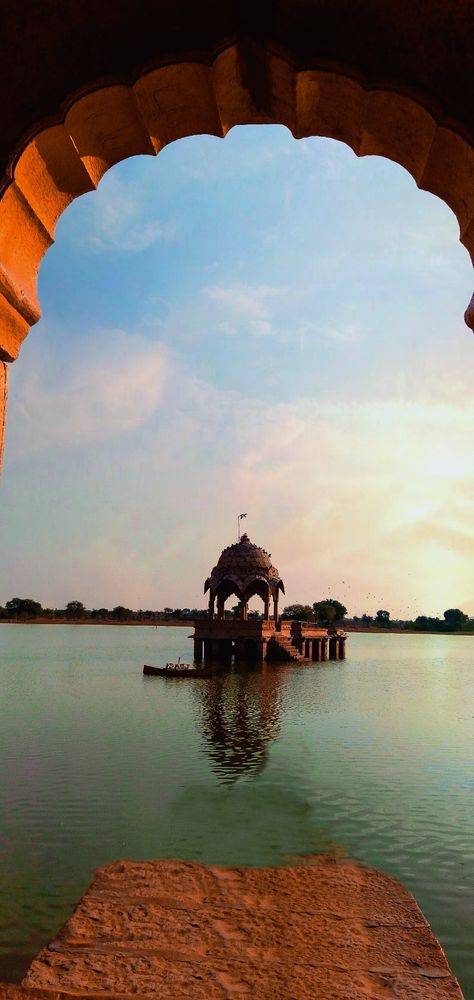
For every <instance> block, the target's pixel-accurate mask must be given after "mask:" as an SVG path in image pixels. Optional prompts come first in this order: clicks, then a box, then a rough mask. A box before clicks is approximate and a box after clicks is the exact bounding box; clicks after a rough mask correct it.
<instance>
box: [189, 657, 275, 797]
mask: <svg viewBox="0 0 474 1000" xmlns="http://www.w3.org/2000/svg"><path fill="white" fill-rule="evenodd" d="M284 676H285V675H284V673H283V672H281V671H276V670H273V669H272V668H271V667H267V666H265V665H263V666H262V668H261V670H258V671H254V672H251V673H248V672H243V673H232V674H229V673H221V674H216V675H215V676H214V677H213V678H212V679H209V680H208V681H207V682H206V683H205V684H204V685H202V686H201V685H196V688H195V692H196V697H197V698H198V699H199V702H200V707H201V712H202V728H203V737H204V741H205V744H206V752H207V754H208V755H209V757H210V760H211V761H212V764H211V766H212V770H213V771H214V772H216V773H218V774H219V776H220V777H221V778H223V779H224V780H227V781H229V782H230V781H235V780H236V779H237V778H239V777H241V776H242V775H251V774H257V773H258V772H259V771H262V770H263V768H264V766H265V764H266V760H267V747H268V744H269V742H270V741H271V740H274V739H275V738H276V737H277V736H278V732H279V716H280V710H281V687H282V681H284Z"/></svg>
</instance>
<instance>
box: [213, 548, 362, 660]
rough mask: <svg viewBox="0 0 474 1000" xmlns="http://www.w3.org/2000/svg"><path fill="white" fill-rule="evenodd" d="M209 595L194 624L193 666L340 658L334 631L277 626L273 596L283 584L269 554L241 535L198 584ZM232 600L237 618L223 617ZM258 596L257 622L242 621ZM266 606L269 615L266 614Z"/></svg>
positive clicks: (338, 632)
mask: <svg viewBox="0 0 474 1000" xmlns="http://www.w3.org/2000/svg"><path fill="white" fill-rule="evenodd" d="M207 591H209V614H208V617H207V619H205V618H203V619H198V620H197V621H196V623H195V633H194V637H193V638H194V657H195V659H196V660H197V662H198V663H200V662H201V661H202V659H203V658H204V660H206V662H212V661H220V662H227V663H230V662H231V660H232V658H233V657H235V659H236V660H244V661H249V660H260V661H262V660H289V661H293V662H295V663H302V662H304V661H315V662H318V661H320V660H326V659H327V658H328V656H329V657H331V658H335V659H340V658H342V657H343V656H344V651H345V641H346V634H345V632H344V630H343V629H340V628H323V627H322V626H320V625H318V624H316V623H314V624H313V623H311V622H297V621H282V620H281V619H280V618H279V615H278V597H279V593H280V591H281V592H282V593H283V594H284V593H285V587H284V584H283V580H282V579H281V576H280V574H279V572H278V570H277V569H276V567H275V566H273V565H272V561H271V555H270V553H269V552H266V551H265V549H262V548H260V547H259V546H258V545H255V544H254V543H253V542H251V541H250V539H249V537H248V535H246V534H245V535H242V537H241V538H239V540H238V542H235V544H234V545H229V546H228V547H227V548H225V549H224V550H223V551H222V552H221V555H220V557H219V560H218V562H217V564H216V566H214V568H213V570H212V572H211V574H210V576H209V577H208V578H207V580H206V582H205V585H204V593H207ZM231 595H234V596H235V597H237V599H238V602H239V615H238V617H234V618H226V617H225V603H226V601H227V599H228V598H229V597H230V596H231ZM256 595H257V596H258V597H260V598H261V600H262V602H263V618H261V619H258V618H252V619H249V617H248V602H249V601H250V599H251V598H252V597H255V596H256ZM270 604H272V611H273V614H272V615H270Z"/></svg>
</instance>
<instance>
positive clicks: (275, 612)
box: [273, 590, 278, 625]
mask: <svg viewBox="0 0 474 1000" xmlns="http://www.w3.org/2000/svg"><path fill="white" fill-rule="evenodd" d="M273 618H274V621H275V625H276V623H277V621H278V590H276V591H275V593H274V595H273Z"/></svg>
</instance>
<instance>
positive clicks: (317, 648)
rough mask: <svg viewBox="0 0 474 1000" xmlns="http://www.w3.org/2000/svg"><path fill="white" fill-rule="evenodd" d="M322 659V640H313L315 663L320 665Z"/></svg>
mask: <svg viewBox="0 0 474 1000" xmlns="http://www.w3.org/2000/svg"><path fill="white" fill-rule="evenodd" d="M320 659H321V639H313V661H314V663H319V661H320Z"/></svg>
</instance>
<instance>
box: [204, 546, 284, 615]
mask: <svg viewBox="0 0 474 1000" xmlns="http://www.w3.org/2000/svg"><path fill="white" fill-rule="evenodd" d="M280 590H281V592H282V594H284V593H285V587H284V585H283V580H282V579H281V576H280V574H279V572H278V570H277V569H276V567H275V566H273V565H272V561H271V555H270V553H269V552H266V551H265V549H261V548H260V547H259V546H258V545H255V544H254V543H253V542H251V541H250V538H249V537H248V535H242V537H241V538H240V539H239V541H238V542H236V543H235V544H234V545H228V546H227V548H226V549H223V551H222V552H221V554H220V556H219V560H218V562H217V565H216V566H214V569H213V570H212V572H211V575H210V576H208V578H207V580H206V583H205V585H204V593H205V594H206V593H207V591H209V617H210V618H211V619H213V618H214V617H215V615H216V605H217V618H218V619H219V620H222V619H223V618H224V607H225V602H226V601H227V599H228V598H229V597H230V596H231V595H232V594H234V596H235V597H237V599H238V601H239V607H240V616H239V617H240V619H241V621H247V618H248V602H249V600H250V599H251V598H252V597H255V595H258V597H261V599H262V601H263V618H264V621H268V620H269V612H270V599H271V600H272V602H273V620H274V622H277V621H278V594H279V592H280Z"/></svg>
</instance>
